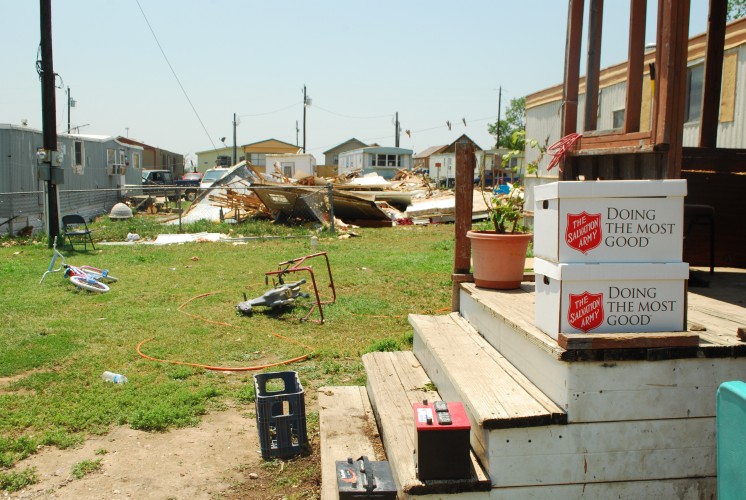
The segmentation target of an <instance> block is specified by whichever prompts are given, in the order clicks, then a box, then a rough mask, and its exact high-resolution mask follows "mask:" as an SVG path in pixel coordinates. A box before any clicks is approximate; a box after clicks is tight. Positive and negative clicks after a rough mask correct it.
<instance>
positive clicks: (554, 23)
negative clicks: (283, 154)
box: [0, 0, 707, 163]
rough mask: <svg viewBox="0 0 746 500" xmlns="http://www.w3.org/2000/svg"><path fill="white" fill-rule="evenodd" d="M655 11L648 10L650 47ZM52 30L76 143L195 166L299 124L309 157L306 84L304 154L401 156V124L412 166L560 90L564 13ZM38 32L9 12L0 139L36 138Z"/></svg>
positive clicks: (228, 6) (82, 18)
mask: <svg viewBox="0 0 746 500" xmlns="http://www.w3.org/2000/svg"><path fill="white" fill-rule="evenodd" d="M587 3H588V2H586V4H587ZM657 3H658V2H656V1H655V0H650V1H648V4H649V7H648V11H649V12H648V38H647V40H648V41H651V42H653V41H654V34H653V33H654V29H655V22H656V21H655V16H656V9H657ZM141 8H142V11H141ZM586 8H587V6H586ZM143 11H144V13H145V16H146V17H147V21H148V22H149V24H150V27H152V30H153V31H154V32H155V35H156V36H157V39H158V42H159V43H160V47H162V49H163V52H165V54H166V56H167V57H168V60H169V61H170V64H171V67H173V70H174V71H175V72H176V74H177V75H178V78H179V80H180V81H181V85H183V88H184V90H185V91H186V94H187V95H188V99H187V97H186V96H185V94H184V92H182V89H181V87H180V85H179V83H178V82H177V80H176V79H175V78H174V76H173V74H172V72H171V69H170V68H169V65H168V63H167V62H166V60H165V59H164V56H163V54H162V53H161V49H160V48H159V45H158V43H156V40H155V38H154V37H153V34H152V33H151V31H150V28H149V26H148V22H146V20H145V17H144V16H143ZM52 15H53V21H52V27H53V43H54V49H53V50H54V69H55V72H56V73H58V74H59V75H60V80H59V83H60V85H62V86H64V88H61V89H59V90H58V91H57V117H58V120H57V126H58V131H59V132H64V131H66V129H67V106H66V93H65V90H64V89H66V88H67V87H68V86H69V87H70V89H71V94H72V97H73V99H75V100H76V101H77V106H76V107H75V108H73V110H72V119H71V124H72V126H73V127H75V126H82V125H85V127H83V128H81V129H80V132H81V133H88V134H100V135H123V136H127V135H128V136H129V137H130V138H132V139H136V140H140V141H143V142H146V143H149V144H153V145H156V146H159V147H162V148H164V149H168V150H171V151H176V152H179V153H182V154H185V155H193V154H194V153H195V152H196V151H202V150H206V149H211V148H213V146H217V147H220V146H222V144H221V142H220V140H219V138H220V137H226V142H227V143H228V144H229V145H232V120H233V113H236V114H238V115H239V116H240V125H239V126H238V128H237V142H238V144H239V145H240V144H246V143H251V142H256V141H260V140H264V139H269V138H275V139H279V140H283V141H286V142H290V143H295V141H296V131H295V125H296V120H297V121H298V123H299V125H300V128H301V133H300V136H299V137H300V139H299V140H300V143H301V144H302V141H303V138H302V117H303V108H302V99H303V96H302V88H303V85H304V84H305V85H306V86H307V89H308V95H309V96H310V97H311V99H312V105H311V107H310V108H308V110H307V139H306V144H307V149H308V152H309V153H312V154H314V155H315V156H316V159H317V161H318V162H319V163H322V162H323V161H324V157H323V154H322V153H323V151H325V150H327V149H329V148H331V147H333V146H335V145H337V144H339V143H341V142H344V141H346V140H347V139H349V138H351V137H356V138H358V139H360V140H362V141H364V142H368V143H370V142H377V143H379V144H381V145H384V146H393V145H394V124H393V121H394V113H395V112H397V111H398V112H399V119H400V122H401V126H402V129H404V130H407V129H408V130H410V131H411V134H412V136H411V138H409V137H407V135H406V134H404V133H403V134H402V137H401V144H400V145H401V146H402V147H405V148H410V149H413V150H414V151H415V152H418V151H421V150H423V149H425V148H427V147H429V146H434V145H439V144H446V143H450V142H452V141H454V140H455V139H456V138H457V137H458V136H459V135H461V134H463V133H466V134H467V135H469V136H470V137H471V138H472V139H474V140H475V141H476V142H477V144H479V145H480V146H481V147H483V148H485V149H486V148H489V147H492V146H493V144H494V137H491V136H490V135H489V134H488V133H487V124H488V123H489V122H494V121H495V120H496V118H497V110H498V88H499V87H500V86H502V89H503V93H502V97H503V100H502V103H503V109H504V108H505V107H506V106H507V104H508V101H509V100H510V99H511V98H515V97H520V96H524V95H527V94H530V93H532V92H535V91H537V90H541V89H543V88H546V87H549V86H552V85H555V84H557V83H560V82H561V81H562V68H563V62H564V50H565V31H566V24H567V20H566V18H567V2H566V1H562V0H521V1H517V0H516V1H510V2H508V1H497V0H474V1H471V0H467V1H464V2H453V1H451V2H447V1H444V0H430V1H425V0H410V1H401V0H399V1H396V0H376V1H375V2H361V1H349V0H348V1H331V0H317V1H310V0H309V1H300V0H282V1H274V2H267V1H262V2H257V1H253V0H181V1H176V0H139V4H138V1H137V0H117V1H113V0H64V1H61V0H53V2H52ZM604 18H605V23H604V30H605V31H604V33H603V35H604V36H603V42H602V66H608V65H611V64H614V63H618V62H621V61H624V60H625V59H626V52H627V32H628V24H629V0H612V1H609V2H605V11H604ZM706 19H707V0H692V14H691V22H690V33H691V34H696V33H701V32H703V31H704V30H705V27H706ZM39 26H40V23H39V2H38V1H33V0H14V1H10V0H4V1H3V2H2V5H1V6H0V36H1V37H2V46H3V50H2V51H1V52H0V68H2V88H3V91H2V93H0V96H1V97H0V123H12V124H20V123H21V120H23V119H27V120H28V124H29V126H30V127H33V128H37V129H41V127H42V121H41V90H40V83H39V79H38V77H37V74H36V70H35V61H36V57H37V49H38V45H39V40H40V28H39ZM583 64H584V63H583ZM190 101H191V105H190ZM192 105H193V106H194V109H195V110H196V112H197V114H198V115H199V118H198V117H197V115H196V114H195V112H194V111H193V109H192ZM503 116H504V110H503ZM462 119H466V126H464V124H463V122H462ZM446 121H450V122H451V123H452V130H450V131H449V130H448V128H447V126H446Z"/></svg>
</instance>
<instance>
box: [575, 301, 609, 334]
mask: <svg viewBox="0 0 746 500" xmlns="http://www.w3.org/2000/svg"><path fill="white" fill-rule="evenodd" d="M567 322H568V323H570V326H572V327H573V328H576V329H578V330H582V331H584V332H586V333H588V332H589V331H591V330H594V329H596V328H598V327H599V326H601V324H602V323H603V322H604V294H603V293H588V292H583V293H581V294H577V295H575V294H573V293H571V294H570V303H569V304H568V306H567Z"/></svg>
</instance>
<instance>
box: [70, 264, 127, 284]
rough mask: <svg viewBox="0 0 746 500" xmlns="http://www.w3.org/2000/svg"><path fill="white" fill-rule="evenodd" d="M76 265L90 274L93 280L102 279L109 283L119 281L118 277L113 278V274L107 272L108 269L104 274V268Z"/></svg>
mask: <svg viewBox="0 0 746 500" xmlns="http://www.w3.org/2000/svg"><path fill="white" fill-rule="evenodd" d="M78 267H79V268H80V270H81V271H83V272H84V273H86V274H90V275H91V277H92V278H93V279H95V280H104V281H107V282H110V283H114V282H116V281H119V279H118V278H115V277H114V276H112V275H111V274H109V273H108V271H107V273H106V275H104V270H103V269H99V268H97V267H92V266H78Z"/></svg>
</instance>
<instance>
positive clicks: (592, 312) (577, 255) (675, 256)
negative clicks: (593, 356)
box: [534, 180, 689, 339]
mask: <svg viewBox="0 0 746 500" xmlns="http://www.w3.org/2000/svg"><path fill="white" fill-rule="evenodd" d="M684 196H686V181H685V180H648V181H646V180H641V181H590V182H572V181H560V182H554V183H551V184H545V185H543V186H537V187H536V188H535V190H534V198H535V206H534V256H535V259H534V271H535V272H536V321H535V323H536V326H537V327H538V328H539V329H540V330H542V331H544V332H545V333H547V334H548V335H549V336H551V337H552V338H555V339H557V337H558V335H559V334H560V333H563V334H566V333H567V334H573V333H633V332H637V333H639V332H667V331H682V330H684V329H685V327H686V280H687V278H688V276H689V265H688V264H687V263H685V262H682V246H683V236H684V234H683V225H684Z"/></svg>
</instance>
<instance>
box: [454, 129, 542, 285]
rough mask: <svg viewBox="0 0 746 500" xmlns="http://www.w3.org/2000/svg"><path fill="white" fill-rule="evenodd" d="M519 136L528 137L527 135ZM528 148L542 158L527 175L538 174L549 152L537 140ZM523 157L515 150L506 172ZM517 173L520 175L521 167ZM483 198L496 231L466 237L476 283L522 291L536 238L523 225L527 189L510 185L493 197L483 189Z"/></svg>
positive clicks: (505, 160) (505, 161)
mask: <svg viewBox="0 0 746 500" xmlns="http://www.w3.org/2000/svg"><path fill="white" fill-rule="evenodd" d="M518 133H519V134H520V133H523V134H525V132H523V131H519V132H518ZM527 144H528V145H529V146H530V147H532V148H537V149H538V150H539V157H538V158H537V159H536V161H534V162H532V163H531V164H529V165H528V167H527V173H533V174H535V173H536V172H537V170H538V164H539V161H541V158H542V155H543V152H544V150H545V149H544V148H543V147H541V146H540V145H539V144H538V143H537V142H536V141H534V140H532V141H529V142H528V143H527ZM520 153H522V151H520V150H513V151H510V152H509V153H508V154H507V155H505V156H503V159H502V165H503V168H505V166H506V165H508V164H509V162H510V159H511V158H512V157H514V156H516V155H518V154H520ZM483 169H484V165H482V170H483ZM515 170H516V171H518V167H516V169H515ZM482 177H484V176H482ZM482 196H483V197H484V200H485V204H486V205H487V207H488V211H489V220H490V222H491V223H492V225H493V227H494V229H493V230H482V231H479V230H472V231H469V232H467V233H466V236H467V237H468V238H469V240H470V241H471V251H472V264H473V267H474V282H475V283H476V285H477V286H479V287H483V288H492V289H500V290H507V289H512V288H519V287H520V286H521V281H522V280H523V271H524V268H525V264H526V251H527V250H528V245H529V243H530V242H531V239H532V237H533V234H531V232H530V231H528V229H527V228H526V227H525V226H524V225H523V224H522V219H523V215H524V213H523V204H524V201H525V193H524V189H523V186H522V185H520V181H519V182H514V183H513V184H507V190H505V189H494V190H493V191H492V192H491V193H490V194H489V195H487V194H486V193H485V190H484V189H483V190H482Z"/></svg>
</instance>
